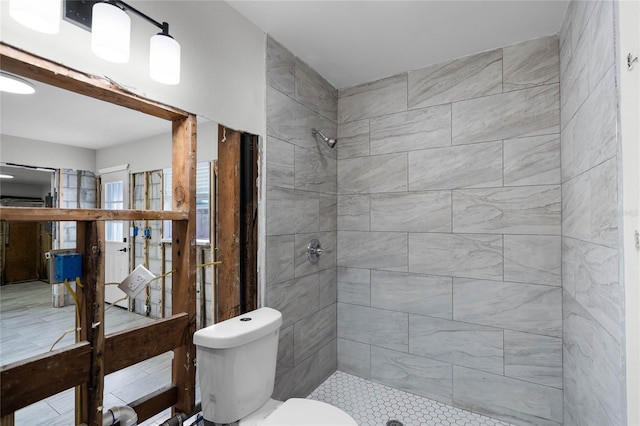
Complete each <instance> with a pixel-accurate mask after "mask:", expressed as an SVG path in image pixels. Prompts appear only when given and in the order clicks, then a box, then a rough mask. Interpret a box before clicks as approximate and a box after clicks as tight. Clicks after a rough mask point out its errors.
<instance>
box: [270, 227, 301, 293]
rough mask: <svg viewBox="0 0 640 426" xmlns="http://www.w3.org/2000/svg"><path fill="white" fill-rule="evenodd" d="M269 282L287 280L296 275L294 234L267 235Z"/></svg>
mask: <svg viewBox="0 0 640 426" xmlns="http://www.w3.org/2000/svg"><path fill="white" fill-rule="evenodd" d="M265 252H266V256H267V259H266V267H267V284H271V283H275V282H281V281H287V280H290V279H292V278H293V277H294V253H295V246H294V236H293V235H275V236H268V237H267V249H266V250H265Z"/></svg>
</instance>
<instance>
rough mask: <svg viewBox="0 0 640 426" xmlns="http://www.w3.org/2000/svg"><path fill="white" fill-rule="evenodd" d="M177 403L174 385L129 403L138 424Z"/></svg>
mask: <svg viewBox="0 0 640 426" xmlns="http://www.w3.org/2000/svg"><path fill="white" fill-rule="evenodd" d="M177 401H178V387H177V386H176V385H174V384H171V385H168V386H165V387H163V388H162V389H158V390H157V391H155V392H152V393H150V394H148V395H145V396H143V397H142V398H139V399H136V400H135V401H133V402H131V403H129V406H130V407H131V408H133V409H134V410H136V414H137V415H138V423H142V422H143V421H145V420H147V419H150V418H151V417H153V416H155V415H156V414H158V413H159V412H161V411H162V410H166V409H167V408H169V407H172V406H174V405H175V404H176V402H177Z"/></svg>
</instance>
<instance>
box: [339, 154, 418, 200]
mask: <svg viewBox="0 0 640 426" xmlns="http://www.w3.org/2000/svg"><path fill="white" fill-rule="evenodd" d="M406 190H407V154H406V153H399V154H385V155H376V156H371V157H359V158H347V159H344V160H338V193H339V194H348V193H356V194H368V193H374V192H400V191H406Z"/></svg>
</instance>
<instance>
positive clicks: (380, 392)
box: [307, 371, 509, 426]
mask: <svg viewBox="0 0 640 426" xmlns="http://www.w3.org/2000/svg"><path fill="white" fill-rule="evenodd" d="M307 398H310V399H315V400H318V401H323V402H326V403H329V404H332V405H335V406H336V407H338V408H340V409H342V410H344V411H346V412H347V413H349V414H350V415H351V417H353V418H354V419H355V421H356V422H358V425H359V426H385V425H387V424H388V423H387V422H389V421H390V420H396V421H399V422H401V423H402V424H403V425H404V426H426V425H429V426H440V425H442V426H453V425H456V426H457V425H464V426H468V425H474V426H498V425H500V426H508V425H509V423H505V422H502V421H500V420H495V419H492V418H489V417H486V416H482V415H480V414H475V413H472V412H470V411H466V410H461V409H459V408H455V407H452V406H450V405H446V404H443V403H441V402H437V401H433V400H430V399H427V398H424V397H421V396H417V395H413V394H410V393H407V392H403V391H400V390H397V389H393V388H390V387H388V386H384V385H381V384H379V383H374V382H371V381H369V380H365V379H362V378H360V377H356V376H353V375H351V374H347V373H343V372H342V371H336V372H335V373H334V374H333V375H331V377H329V378H328V379H327V380H326V381H325V382H324V383H322V384H321V385H320V386H318V387H317V388H316V389H315V390H314V391H313V392H312V393H311V395H309V396H308V397H307ZM389 426H400V425H399V424H397V423H389Z"/></svg>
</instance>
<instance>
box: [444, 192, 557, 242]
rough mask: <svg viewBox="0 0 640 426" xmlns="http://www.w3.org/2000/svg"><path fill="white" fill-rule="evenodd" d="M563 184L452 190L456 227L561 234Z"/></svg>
mask: <svg viewBox="0 0 640 426" xmlns="http://www.w3.org/2000/svg"><path fill="white" fill-rule="evenodd" d="M560 195H561V191H560V185H545V186H527V187H511V188H495V189H461V190H456V191H453V231H454V232H485V233H499V234H553V235H559V234H560V209H561V201H560Z"/></svg>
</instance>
